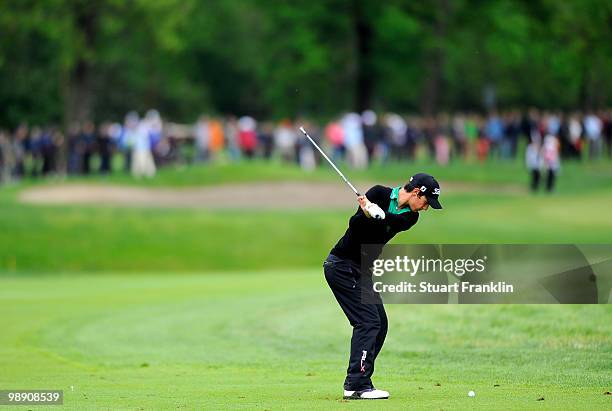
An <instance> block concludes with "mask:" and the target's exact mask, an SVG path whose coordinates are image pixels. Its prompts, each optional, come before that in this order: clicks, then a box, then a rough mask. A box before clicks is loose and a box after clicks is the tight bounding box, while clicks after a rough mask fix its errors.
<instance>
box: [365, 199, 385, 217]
mask: <svg viewBox="0 0 612 411" xmlns="http://www.w3.org/2000/svg"><path fill="white" fill-rule="evenodd" d="M365 209H366V210H367V212H368V214H369V215H370V217H372V218H375V219H377V220H384V219H385V212H384V211H383V210H382V208H380V207H379V206H378V205H377V204H374V203H371V202H369V201H368V202H367V204H366V205H365Z"/></svg>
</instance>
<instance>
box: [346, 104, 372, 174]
mask: <svg viewBox="0 0 612 411" xmlns="http://www.w3.org/2000/svg"><path fill="white" fill-rule="evenodd" d="M341 124H342V131H343V133H342V134H343V135H344V146H345V147H346V152H347V156H348V162H349V164H350V165H351V166H352V167H354V168H365V167H367V166H368V152H367V150H366V147H365V145H364V143H363V129H362V125H361V116H360V115H359V114H357V113H348V114H346V115H345V116H344V117H343V118H342V122H341Z"/></svg>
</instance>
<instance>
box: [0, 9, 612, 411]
mask: <svg viewBox="0 0 612 411" xmlns="http://www.w3.org/2000/svg"><path fill="white" fill-rule="evenodd" d="M611 22H612V3H611V2H609V1H597V0H581V1H577V0H576V1H573V0H570V1H551V0H535V1H523V0H500V1H481V0H456V1H451V0H434V1H428V2H411V1H401V0H389V1H384V2H381V1H370V0H361V1H359V0H327V1H302V0H297V1H291V2H288V1H278V0H261V1H229V0H219V1H196V0H180V1H179V0H159V1H145V0H131V1H119V0H90V1H84V0H48V1H31V0H26V1H2V2H0V284H2V285H3V286H2V287H1V288H0V296H2V299H1V300H0V309H1V310H2V312H3V313H6V314H7V315H4V316H2V317H3V320H2V323H0V325H1V327H2V329H3V330H6V333H3V336H1V337H0V349H1V350H3V352H4V354H7V355H4V356H0V357H2V358H4V359H3V360H0V365H3V366H4V369H6V370H8V372H6V373H3V374H2V375H0V383H1V384H2V386H3V387H12V386H19V387H20V388H23V387H26V386H32V387H33V388H34V387H35V386H40V385H41V384H42V385H45V383H48V382H59V383H60V384H62V386H63V387H69V386H71V385H75V384H80V385H81V386H84V387H87V390H89V391H88V392H90V393H92V394H91V401H90V402H87V400H88V399H87V398H85V397H84V396H83V395H81V394H82V393H81V392H79V394H78V395H76V394H75V395H74V396H72V397H67V398H68V399H69V400H70V401H78V402H74V403H75V404H77V403H78V404H79V406H83V407H84V406H86V405H93V406H106V407H109V406H115V407H122V406H126V405H129V406H136V405H138V406H141V405H143V404H144V405H148V406H149V407H152V408H157V407H162V408H163V407H170V406H172V407H175V406H177V403H176V401H178V400H177V398H176V397H173V396H172V395H169V396H167V397H163V398H160V397H158V396H155V395H151V391H150V390H152V389H153V387H158V386H163V385H164V384H165V382H166V381H167V379H168V378H175V379H176V380H180V381H181V383H182V384H183V385H182V386H181V387H183V388H177V391H176V392H177V393H181V395H183V394H185V395H187V394H186V393H184V392H183V391H181V390H183V389H186V390H189V389H192V385H193V384H194V378H193V377H194V376H197V377H198V378H199V377H202V376H205V378H207V379H210V380H216V381H220V382H223V381H227V382H228V386H227V387H224V388H222V389H221V388H219V387H216V389H214V390H213V389H211V390H210V392H208V394H207V395H208V397H207V399H208V400H209V401H213V402H209V403H206V405H208V406H210V405H211V404H216V405H217V406H219V407H223V406H227V404H228V403H227V402H226V397H224V395H227V394H231V395H234V396H235V395H238V393H239V394H240V395H245V397H244V398H245V400H244V401H246V404H247V405H250V406H254V405H256V404H257V405H260V404H262V402H261V401H263V403H265V404H267V405H268V406H277V405H278V404H279V403H278V402H277V401H278V400H279V397H277V395H278V392H275V391H270V390H273V389H274V387H278V386H279V385H278V384H295V386H296V387H304V386H306V387H310V389H311V390H312V391H307V390H303V389H300V392H304V393H306V392H312V393H314V394H313V395H315V396H316V398H317V401H320V402H319V403H317V402H316V401H315V402H314V403H313V404H315V408H316V407H317V406H318V407H320V408H323V409H329V407H330V403H329V399H330V398H335V396H334V395H335V394H334V393H335V391H334V387H336V386H339V385H338V384H337V382H338V381H341V379H342V378H343V377H342V370H343V367H344V351H345V350H344V345H343V344H344V343H346V342H347V341H348V335H349V334H348V333H349V330H348V328H347V329H346V330H345V331H346V333H344V334H342V333H335V332H334V331H335V330H337V329H338V324H343V321H344V319H343V317H342V313H341V312H340V310H339V309H338V307H337V306H336V305H335V302H334V301H333V299H332V298H331V294H330V293H329V290H327V289H326V285H325V283H324V281H323V279H322V270H321V267H320V266H321V263H322V261H323V259H324V258H325V256H326V255H327V253H328V252H329V250H330V249H331V247H332V246H333V245H334V244H335V242H336V241H337V240H338V238H340V236H341V235H342V234H343V232H344V230H345V229H346V226H347V221H348V218H349V216H350V215H351V214H352V213H353V212H354V211H355V209H356V202H355V199H354V195H353V194H352V193H351V192H350V191H349V190H348V189H347V188H346V187H345V186H344V184H343V183H342V181H341V180H340V179H339V178H338V176H337V175H336V174H335V173H334V172H333V170H331V169H330V168H329V166H328V165H327V164H326V163H324V162H323V161H322V159H321V157H320V156H319V154H318V153H317V152H316V151H314V150H313V148H312V147H311V146H310V145H309V143H308V141H307V140H305V139H304V137H303V136H302V135H301V133H300V132H299V130H298V128H299V127H300V126H302V125H303V126H304V127H306V129H307V130H308V131H309V133H310V134H311V135H312V136H313V137H314V138H315V140H317V141H318V142H319V143H320V145H321V146H322V147H323V149H324V150H325V151H326V152H327V153H329V155H330V157H332V158H333V159H334V161H336V162H337V163H338V165H339V166H340V168H341V169H343V170H344V171H345V172H346V174H347V175H348V177H349V179H351V181H353V182H354V183H355V185H356V186H357V187H358V188H359V189H361V190H363V191H365V190H367V188H369V187H370V186H372V185H374V184H385V185H389V186H398V185H400V184H404V183H405V182H406V181H407V180H408V178H409V177H410V176H411V175H413V174H415V173H417V172H428V173H431V174H433V175H434V176H436V178H437V179H438V180H439V181H440V184H441V190H442V194H441V202H442V204H443V206H444V209H443V210H440V211H437V210H429V211H427V212H426V213H424V215H422V216H421V218H420V220H419V224H418V225H417V226H415V227H414V228H413V229H411V230H410V231H409V232H407V233H403V234H401V235H399V236H397V238H396V239H394V242H396V243H473V244H477V243H518V244H525V243H527V244H529V243H567V244H576V243H584V244H610V232H612V218H611V217H610V214H609V205H610V204H612V109H611V108H612V32H611V30H612V29H611V27H612V24H611ZM135 274H137V275H135ZM179 274H181V275H179ZM187 274H196V275H187ZM230 307H231V308H230ZM287 310H290V311H291V312H292V313H293V315H289V314H288V313H287V312H286V311H287ZM390 313H391V316H390V317H394V318H395V320H393V318H392V319H391V321H392V324H391V327H392V329H394V331H393V332H392V334H393V333H395V336H396V337H393V336H392V335H391V336H390V340H389V343H388V345H387V346H388V349H389V355H388V357H387V359H388V360H385V359H384V358H382V359H381V361H383V363H382V365H381V367H383V368H384V367H387V369H388V370H391V372H390V373H389V381H390V382H391V384H390V385H391V388H392V389H393V388H395V390H396V392H398V391H399V392H404V393H405V394H406V395H411V396H414V395H416V396H417V397H418V396H419V395H421V396H423V401H424V402H423V404H425V405H427V406H429V408H430V409H431V407H448V406H449V403H442V402H440V403H437V402H435V401H434V402H427V401H432V398H439V397H435V396H432V395H431V393H429V392H427V391H428V389H429V388H426V389H425V390H424V391H417V388H416V387H417V386H427V387H429V386H430V385H432V384H430V382H433V381H436V380H441V381H443V382H444V384H442V386H444V387H446V386H447V385H446V382H448V383H453V384H454V385H453V384H451V385H450V386H449V388H444V389H445V390H450V391H447V392H446V393H447V394H453V393H454V391H453V390H455V389H457V390H463V389H464V386H463V385H462V384H466V383H467V382H466V374H465V371H466V370H470V371H473V370H474V367H476V369H477V371H479V372H478V373H475V374H473V376H472V377H469V378H471V380H470V379H469V378H468V382H470V381H471V383H473V384H472V386H476V385H478V384H485V381H486V384H488V383H489V382H492V381H493V380H496V381H502V386H504V384H506V385H505V386H509V387H513V390H515V391H513V392H514V393H516V392H517V391H516V390H517V389H518V387H519V386H521V384H523V382H524V381H525V380H526V379H529V381H531V382H533V383H534V384H535V385H534V386H532V388H529V389H527V388H525V387H523V388H524V389H525V390H526V391H525V392H528V395H530V396H532V397H534V398H535V397H536V396H538V394H537V393H538V392H540V391H538V390H540V387H546V389H547V390H549V391H547V392H554V393H556V394H554V395H557V397H558V398H565V399H567V401H568V402H569V405H572V404H574V406H577V405H575V404H578V403H580V404H584V403H585V402H586V403H589V404H595V405H597V404H600V405H601V404H604V403H603V402H601V403H599V402H598V401H603V400H605V398H603V400H602V398H600V397H602V396H600V397H597V400H595V399H593V398H595V397H590V395H592V394H593V395H594V393H599V391H600V390H601V389H603V388H604V387H605V384H606V383H609V381H610V378H609V377H610V374H609V364H610V362H609V360H610V352H611V351H610V350H611V347H612V343H611V341H610V335H612V329H611V328H610V323H611V322H610V321H609V319H610V314H611V311H610V309H609V308H608V306H606V305H601V306H590V307H589V306H556V307H555V306H546V307H532V306H507V307H505V306H488V307H486V309H485V308H479V307H461V308H459V309H457V308H452V307H446V306H436V307H425V306H420V307H412V306H411V307H408V306H394V307H391V308H390ZM413 313H416V315H411V314H413ZM210 318H216V320H215V321H212V320H210ZM500 319H501V320H500ZM561 319H563V321H560V320H561ZM394 321H395V322H394ZM551 324H556V326H555V327H552V326H551ZM445 330H446V331H445ZM500 340H503V341H504V343H503V344H500ZM245 341H246V342H248V343H249V348H245V347H244V346H243V345H242V344H243V343H244V342H245ZM315 341H329V344H328V345H325V347H326V348H325V353H319V356H318V357H317V356H315V355H313V354H312V353H313V352H319V349H320V346H318V345H317V344H315ZM203 347H205V348H206V350H207V351H206V354H204V353H203V352H202V351H201V350H202V349H203ZM434 352H436V353H443V354H444V358H446V359H448V360H449V361H446V362H445V361H441V360H439V359H437V357H436V358H434V357H435V356H434V354H433V353H434ZM519 352H520V355H521V356H522V357H521V358H522V360H521V361H517V359H516V356H518V355H519V354H518V353H519ZM194 353H200V354H194ZM305 353H308V358H307V359H303V358H302V359H301V360H300V361H301V364H302V366H301V367H303V368H300V367H298V368H297V369H296V368H295V361H296V360H295V359H296V357H303V356H304V355H306V354H305ZM8 354H10V355H8ZM270 358H275V359H276V363H275V365H274V366H272V367H271V366H270V365H269V364H268V363H267V362H268V361H269V359H270ZM475 358H477V360H476V361H475ZM558 358H564V360H563V361H564V363H563V367H560V366H559V365H558V364H557V362H556V361H557V359H558ZM407 359H409V360H410V361H407ZM384 361H387V362H386V363H384ZM407 362H409V363H410V364H409V365H407V364H406V363H407ZM449 364H453V366H452V367H451V366H450V365H449ZM24 367H30V368H28V369H32V370H35V371H32V372H29V371H26V370H25V368H24ZM32 367H33V368H32ZM224 367H229V368H224ZM249 367H251V368H249ZM258 368H259V369H262V368H263V369H265V370H266V372H267V373H268V374H267V375H268V377H269V379H270V381H271V385H270V387H269V388H260V391H257V390H256V391H253V392H251V391H249V390H254V389H255V388H253V387H252V386H250V385H247V383H248V381H247V380H249V378H251V379H254V378H257V377H255V371H254V370H255V369H258ZM60 370H61V372H60ZM149 370H154V371H155V375H154V376H153V375H149V374H147V372H149ZM249 370H250V371H249ZM315 375H316V376H317V378H309V377H312V376H315ZM477 375H478V376H480V377H478V376H477ZM105 378H106V379H111V378H113V379H114V380H115V381H119V385H113V384H109V383H106V382H105V381H101V380H103V379H105ZM479 378H480V379H479ZM143 380H144V381H148V384H149V385H147V386H142V385H138V384H137V383H134V384H135V385H130V384H132V383H128V382H126V381H132V382H133V381H143ZM196 380H197V379H196ZM315 380H316V381H315ZM553 380H554V381H555V384H556V385H554V387H553V386H551V385H549V384H550V381H553ZM249 381H251V380H249ZM321 381H327V382H326V383H325V384H328V383H329V384H328V385H329V387H327V388H329V389H327V388H326V387H321V384H320V382H321ZM407 381H408V383H406V382H407ZM410 381H412V382H410ZM424 381H425V382H424ZM230 382H231V384H230ZM156 384H157V385H156ZM190 384H192V385H190ZM275 384H277V385H275ZM333 384H336V385H333ZM394 384H395V386H394ZM427 384H429V385H427ZM439 386H440V385H439V384H438V385H436V387H439ZM472 386H470V388H472ZM190 387H191V388H190ZM245 387H247V388H245ZM576 387H580V389H581V390H582V391H579V392H575V391H572V390H574V388H576ZM336 388H337V387H336ZM523 388H522V389H523ZM606 388H609V387H606ZM65 389H66V390H68V389H69V388H65ZM121 389H125V390H129V391H126V392H130V395H129V397H130V398H129V399H124V400H120V399H119V397H117V395H118V394H117V393H118V392H119V391H118V390H121ZM198 389H204V390H206V389H207V388H201V387H198ZM421 389H422V387H419V390H421ZM436 389H437V388H436ZM266 390H268V391H266ZM318 390H319V391H318ZM402 390H404V391H402ZM413 390H414V391H415V392H412V391H413ZM550 390H552V391H550ZM555 390H557V391H555ZM568 390H569V391H571V394H568V392H569V391H568ZM544 391H545V390H544ZM70 392H71V393H72V392H75V391H74V389H73V390H71V391H70ZM77 392H78V389H77ZM458 392H461V393H462V394H461V395H463V391H458ZM466 392H467V391H466ZM497 392H498V393H491V396H490V401H491V402H490V403H488V406H489V407H490V408H495V407H497V406H500V404H504V403H503V401H508V400H509V399H510V398H512V397H513V396H514V395H508V393H507V392H506V394H504V391H503V389H500V390H498V391H497ZM93 393H97V394H103V395H102V396H101V397H96V396H94V395H93ZM330 393H331V394H330ZM288 394H290V390H289V391H288V392H287V393H285V394H282V395H281V398H284V397H282V396H283V395H288ZM67 395H72V394H67ZM261 395H263V396H264V397H265V399H264V400H261ZM304 395H306V394H304ZM266 396H267V397H266ZM95 398H98V399H97V400H96V399H95ZM100 398H102V399H100ZM104 398H106V400H108V401H111V402H104V401H105V400H104ZM109 398H112V400H109ZM122 398H125V397H122ZM240 398H243V397H240ZM447 398H448V396H447ZM530 398H531V397H530ZM538 398H539V397H538ZM547 398H548V397H547ZM294 400H295V398H293V397H290V396H288V397H287V398H285V399H283V401H287V402H285V403H283V404H285V406H287V407H291V404H292V402H291V401H294ZM310 400H311V399H309V401H310ZM96 401H98V402H96ZM112 401H115V402H112ZM214 401H217V402H214ZM249 401H252V402H249ZM266 401H267V402H266ZM203 404H204V403H202V404H200V405H202V406H203ZM317 404H318V405H317ZM334 404H335V403H334ZM559 404H561V403H559ZM179 405H180V404H179ZM451 405H453V404H451ZM454 405H456V406H457V407H460V408H461V407H463V408H465V407H466V406H467V405H466V404H463V403H461V402H459V403H456V404H454ZM506 405H509V403H508V404H506ZM515 405H516V404H515ZM565 405H567V404H565ZM602 406H603V405H602ZM525 407H527V406H525ZM527 408H528V407H527Z"/></svg>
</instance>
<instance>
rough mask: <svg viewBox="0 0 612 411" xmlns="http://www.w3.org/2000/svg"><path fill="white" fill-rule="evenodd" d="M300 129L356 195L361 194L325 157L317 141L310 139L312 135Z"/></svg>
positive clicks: (302, 128)
mask: <svg viewBox="0 0 612 411" xmlns="http://www.w3.org/2000/svg"><path fill="white" fill-rule="evenodd" d="M300 131H301V132H302V133H304V135H305V136H306V138H308V140H310V142H311V143H312V145H313V146H315V147H316V149H317V150H319V153H321V155H322V156H323V157H325V159H326V160H327V162H328V163H329V164H330V165H331V166H332V167H333V168H334V170H336V172H337V173H338V174H340V177H342V179H343V180H344V182H345V183H346V184H348V186H349V187H350V188H351V190H353V192H354V193H355V194H356V195H357V197H359V196H360V195H361V194H359V192H358V191H357V189H356V188H355V187H354V186H353V185H352V184H351V182H350V181H348V179H347V178H346V177H345V176H344V174H342V171H340V170H338V167H336V165H335V164H334V163H333V162H332V161H331V160H330V159H329V157H327V155H326V154H325V153H324V152H323V150H321V147H319V146H318V145H317V143H315V141H314V140H313V139H312V137H310V136H309V135H308V133H307V132H306V130H304V127H300Z"/></svg>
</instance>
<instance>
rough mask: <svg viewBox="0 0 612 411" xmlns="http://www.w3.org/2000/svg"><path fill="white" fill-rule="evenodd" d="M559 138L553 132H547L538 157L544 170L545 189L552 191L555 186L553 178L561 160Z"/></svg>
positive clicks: (554, 178)
mask: <svg viewBox="0 0 612 411" xmlns="http://www.w3.org/2000/svg"><path fill="white" fill-rule="evenodd" d="M559 151H560V150H559V140H558V139H557V137H556V136H554V135H553V134H548V135H546V137H544V142H543V143H542V150H541V155H540V159H541V161H542V166H543V168H544V170H546V191H548V192H549V193H550V192H552V191H553V190H554V188H555V180H556V177H557V173H558V171H559V168H560V167H561V160H560V156H559Z"/></svg>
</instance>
